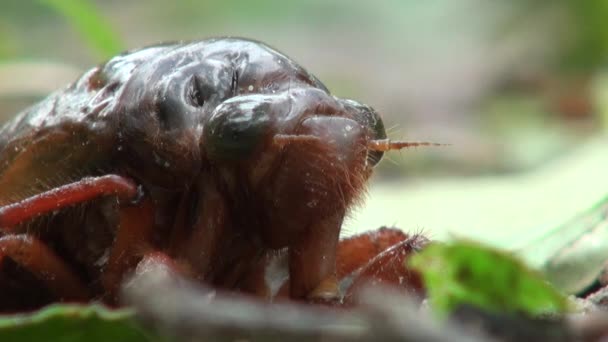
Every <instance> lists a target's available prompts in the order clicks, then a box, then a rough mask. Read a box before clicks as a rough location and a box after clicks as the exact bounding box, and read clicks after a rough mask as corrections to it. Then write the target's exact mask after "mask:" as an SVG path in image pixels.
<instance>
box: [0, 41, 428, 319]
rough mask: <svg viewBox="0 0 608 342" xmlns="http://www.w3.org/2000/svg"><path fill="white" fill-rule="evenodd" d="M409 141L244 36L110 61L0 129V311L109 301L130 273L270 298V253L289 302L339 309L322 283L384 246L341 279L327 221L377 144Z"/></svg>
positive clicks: (342, 206)
mask: <svg viewBox="0 0 608 342" xmlns="http://www.w3.org/2000/svg"><path fill="white" fill-rule="evenodd" d="M422 144H425V143H422ZM411 145H417V143H402V142H391V141H389V140H387V139H386V134H385V131H384V127H383V123H382V120H381V119H380V117H379V116H378V114H377V113H376V112H375V111H374V110H373V109H372V108H370V107H368V106H366V105H363V104H360V103H358V102H355V101H352V100H343V99H339V98H337V97H334V96H332V95H331V94H330V93H329V91H328V90H327V88H326V87H325V86H324V85H323V84H321V82H319V80H317V79H316V78H315V77H314V76H312V75H311V74H309V73H308V72H307V71H306V70H304V69H303V68H302V67H300V66H299V65H297V64H296V63H294V62H293V61H292V60H290V59H289V58H287V57H286V56H284V55H283V54H281V53H279V52H277V51H275V50H273V49H271V48H269V47H268V46H266V45H264V44H261V43H258V42H254V41H249V40H243V39H213V40H206V41H200V42H192V43H183V44H182V43H180V44H177V43H176V44H165V45H158V46H152V47H147V48H144V49H140V50H136V51H130V52H128V53H125V54H122V55H119V56H117V57H115V58H113V59H111V60H110V61H108V62H107V63H106V64H103V65H101V66H99V67H96V68H94V69H92V70H90V71H88V72H86V73H85V74H84V75H83V76H82V77H81V78H80V79H79V80H77V81H76V82H75V83H74V84H72V85H70V86H69V87H67V88H65V89H63V90H60V91H58V92H56V93H55V94H52V95H51V96H49V97H48V98H47V99H45V100H44V101H42V102H40V103H39V104H37V105H35V106H34V107H32V108H30V109H28V110H26V111H25V112H23V113H21V114H20V115H18V116H17V117H16V118H15V119H13V120H12V121H10V122H9V123H7V124H6V125H5V126H4V127H3V128H2V129H1V130H0V151H1V152H0V206H2V207H1V208H0V236H2V237H1V238H0V258H1V264H0V267H1V268H0V308H3V309H5V310H6V309H7V308H9V309H10V308H22V307H36V306H37V305H40V304H44V303H46V302H49V301H57V300H59V301H75V300H76V301H80V300H90V299H99V298H101V299H104V300H106V301H107V302H109V303H113V302H115V300H116V294H117V290H118V288H119V285H120V283H121V281H122V280H123V279H124V278H125V276H126V275H128V274H129V273H130V272H132V271H133V270H134V269H135V268H136V267H137V265H138V264H139V265H140V266H141V265H145V263H147V262H162V263H166V264H167V265H170V267H172V268H174V269H176V270H179V272H181V273H182V274H183V275H186V276H189V277H192V278H196V279H198V280H200V281H204V282H206V283H209V284H212V285H215V286H218V287H220V288H224V289H239V290H243V291H249V292H254V293H257V294H263V295H266V296H274V295H276V291H275V292H273V293H270V292H272V291H271V290H269V289H268V288H269V287H270V286H264V285H262V286H261V288H260V285H259V284H260V282H262V283H264V282H265V281H266V280H264V279H263V278H264V277H263V276H261V274H263V273H264V272H265V270H264V268H265V265H266V264H265V262H266V261H265V260H270V259H271V258H273V256H274V255H276V254H277V253H275V251H283V252H284V253H287V260H288V275H289V280H288V281H287V282H283V284H284V286H283V290H284V291H286V292H287V294H288V295H289V296H290V297H291V298H296V299H311V300H318V299H322V300H334V299H336V298H341V294H340V289H339V288H338V283H339V281H338V280H339V279H346V277H347V275H348V274H352V273H353V272H354V271H355V270H356V269H357V268H361V267H363V268H365V267H367V268H368V269H373V267H375V266H373V265H374V264H373V262H372V263H371V264H370V265H367V266H366V264H367V263H369V262H370V260H372V259H374V258H375V257H377V255H378V254H381V253H382V252H383V251H384V249H380V250H373V251H372V252H370V253H369V255H368V256H367V257H365V258H363V259H362V260H360V261H355V260H352V262H351V264H352V265H350V266H348V267H350V268H349V269H348V272H346V271H344V267H343V266H342V265H345V264H348V261H349V260H350V259H353V257H354V256H355V255H356V254H357V252H356V249H355V250H352V247H351V245H352V243H351V242H352V241H350V242H349V243H351V244H349V243H347V242H345V243H344V244H342V245H340V247H339V246H338V244H339V241H338V240H339V234H340V227H341V225H342V220H343V218H344V216H345V215H346V214H347V212H348V210H349V208H350V207H351V206H352V205H353V204H354V203H355V202H357V201H358V200H359V199H360V198H361V196H362V193H363V192H364V187H365V183H366V181H367V179H368V178H369V176H370V175H371V172H372V168H373V166H374V165H375V164H376V163H378V161H379V160H380V158H381V157H382V153H383V151H387V150H390V149H397V148H401V147H406V146H411ZM375 234H377V235H378V237H382V236H388V237H391V238H392V237H393V236H395V237H396V239H395V240H390V239H389V240H390V241H392V242H391V243H390V244H386V245H382V246H383V247H382V248H384V247H386V249H388V247H389V246H393V245H396V244H399V243H404V241H407V237H406V236H404V235H403V234H401V233H400V232H399V233H398V232H397V231H394V230H384V231H381V232H378V233H375ZM400 234H401V235H400ZM370 236H371V235H366V236H365V237H363V238H361V239H362V240H360V241H363V240H365V239H368V240H369V239H370ZM374 239H375V238H374ZM380 240H381V239H380ZM370 241H371V240H370ZM387 241H388V240H387ZM414 242H415V243H414ZM414 242H412V241H409V242H408V243H407V246H405V247H404V248H406V249H407V248H411V247H412V246H418V245H419V244H420V239H418V240H416V241H414ZM416 243H417V244H418V245H416ZM370 246H372V247H373V246H375V242H369V243H367V247H370ZM339 248H341V250H342V251H343V252H337V251H338V250H339ZM370 248H371V247H370ZM416 248H418V247H416ZM371 249H373V248H371ZM371 249H370V250H371ZM337 253H338V255H339V258H341V259H339V260H336V255H337ZM366 255H367V254H366ZM355 259H356V258H355ZM393 259H395V258H393ZM375 262H376V263H378V262H379V261H375ZM336 263H338V269H339V271H338V272H337V271H336ZM260 265H262V267H261V266H260ZM142 267H143V266H142ZM348 267H346V268H348ZM362 273H365V272H364V271H361V270H359V273H357V274H362ZM353 277H354V278H353ZM402 278H403V277H402ZM401 280H402V279H400V281H401ZM353 282H354V283H356V282H357V278H356V276H351V278H350V280H349V283H353ZM285 284H287V285H285ZM264 287H266V288H264ZM33 289H35V290H33ZM33 291H34V292H33ZM36 291H37V292H36ZM24 293H25V294H28V293H36V295H35V296H32V295H29V296H27V297H28V299H27V300H26V299H21V298H22V297H21V295H22V294H24Z"/></svg>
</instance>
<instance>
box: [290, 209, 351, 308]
mask: <svg viewBox="0 0 608 342" xmlns="http://www.w3.org/2000/svg"><path fill="white" fill-rule="evenodd" d="M343 218H344V215H343V213H338V214H336V215H334V216H330V217H328V218H326V219H324V220H321V221H318V222H316V223H314V224H313V225H312V226H311V227H309V229H307V230H306V231H305V232H304V233H303V234H301V235H300V237H299V239H298V240H297V241H295V242H294V243H292V244H291V245H290V246H289V277H290V282H289V284H290V285H289V286H290V296H291V297H292V298H297V299H308V300H312V301H321V302H331V301H335V300H339V299H340V290H339V288H338V281H337V277H336V249H337V246H338V239H339V236H340V227H341V225H342V220H343Z"/></svg>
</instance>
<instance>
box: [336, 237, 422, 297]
mask: <svg viewBox="0 0 608 342" xmlns="http://www.w3.org/2000/svg"><path fill="white" fill-rule="evenodd" d="M427 243H428V240H427V239H426V238H425V237H423V236H422V235H412V236H409V237H407V238H406V239H403V240H402V241H399V242H397V243H396V244H394V245H392V246H390V247H388V248H386V249H385V250H382V251H381V252H380V253H378V254H377V255H376V256H374V257H373V258H372V259H370V260H369V261H368V262H367V263H366V264H364V265H363V266H362V267H360V268H359V269H357V270H355V271H354V272H352V273H351V274H350V275H348V276H346V277H344V278H342V279H341V282H340V288H341V289H343V290H344V291H345V296H344V303H346V304H352V303H353V302H355V301H356V295H357V292H358V291H359V290H360V289H361V288H362V285H365V284H367V285H368V286H370V285H371V286H374V285H389V286H395V287H396V288H398V289H401V290H403V291H404V292H406V293H409V294H412V295H415V296H419V297H422V294H423V286H422V280H421V277H420V275H419V274H418V273H417V272H415V271H412V270H411V269H410V268H409V267H407V260H408V258H409V256H410V255H412V253H415V252H417V251H419V250H421V249H422V248H423V247H424V246H425V245H426V244H427Z"/></svg>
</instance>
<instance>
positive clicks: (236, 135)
mask: <svg viewBox="0 0 608 342" xmlns="http://www.w3.org/2000/svg"><path fill="white" fill-rule="evenodd" d="M269 108H270V106H269V104H268V103H264V102H262V103H259V102H257V103H254V102H253V101H249V100H245V101H232V102H228V103H223V104H222V105H220V106H219V107H218V108H217V109H216V110H215V112H214V113H213V114H212V116H211V119H210V120H209V121H208V122H207V124H206V125H205V126H204V128H203V139H202V143H203V144H204V148H205V150H206V152H207V157H208V158H209V159H211V160H216V161H239V160H245V159H248V158H249V157H250V156H251V154H252V153H253V151H254V150H255V149H256V148H257V147H258V146H259V144H260V143H261V142H262V141H263V140H264V138H265V137H267V136H268V132H269V130H270V127H271V118H270V116H269Z"/></svg>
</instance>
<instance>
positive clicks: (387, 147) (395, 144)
mask: <svg viewBox="0 0 608 342" xmlns="http://www.w3.org/2000/svg"><path fill="white" fill-rule="evenodd" d="M422 146H425V147H426V146H450V144H440V143H434V142H428V141H399V140H397V141H391V140H390V139H377V140H370V142H369V143H368V144H367V148H368V149H370V150H372V151H379V152H386V151H391V150H400V149H403V148H412V147H422Z"/></svg>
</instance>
